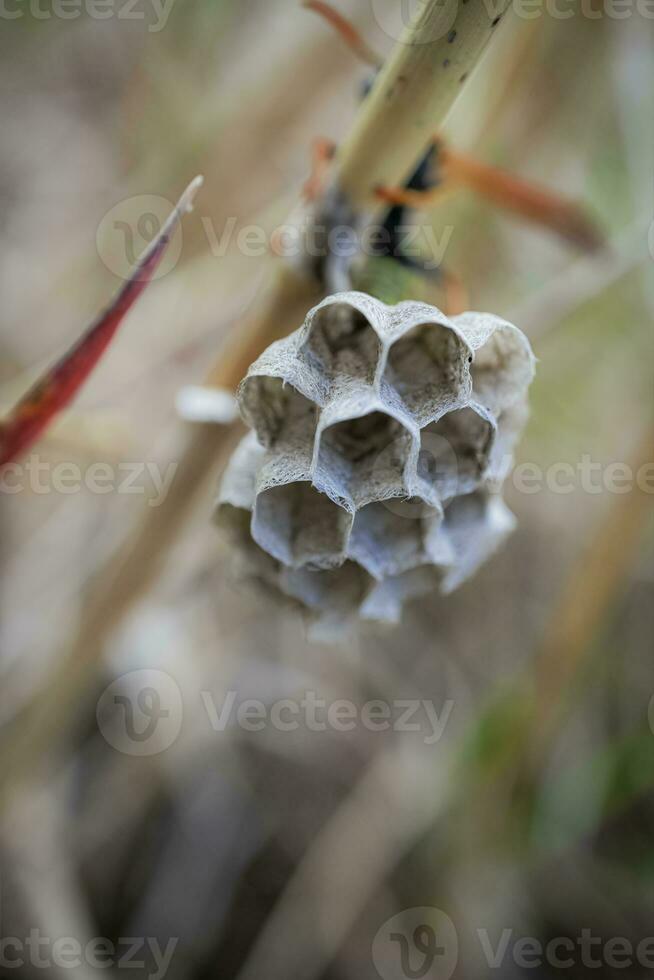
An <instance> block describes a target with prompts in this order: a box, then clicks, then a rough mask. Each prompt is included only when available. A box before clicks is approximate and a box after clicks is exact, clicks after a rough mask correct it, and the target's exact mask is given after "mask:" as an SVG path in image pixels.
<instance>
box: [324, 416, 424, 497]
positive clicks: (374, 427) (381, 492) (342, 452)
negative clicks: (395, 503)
mask: <svg viewBox="0 0 654 980" xmlns="http://www.w3.org/2000/svg"><path fill="white" fill-rule="evenodd" d="M411 446H412V435H411V433H410V432H408V431H407V429H406V428H405V427H404V426H403V425H402V423H401V422H399V421H398V420H397V419H395V418H393V417H392V416H390V415H386V414H385V413H384V412H379V411H373V412H369V413H368V414H367V415H363V416H360V417H358V418H353V419H347V420H346V421H342V422H336V423H335V424H334V425H330V426H328V427H327V428H326V429H324V430H323V431H322V432H321V434H320V444H319V446H318V453H317V466H316V471H317V473H318V474H319V478H320V480H321V481H329V482H330V483H331V485H332V486H334V487H335V488H336V489H337V491H338V492H339V493H341V494H342V495H343V496H346V497H350V498H351V499H353V500H355V501H356V502H357V503H359V502H368V500H372V499H375V497H383V496H389V495H390V494H391V493H393V492H396V488H398V487H399V488H401V487H402V486H403V478H404V468H405V466H406V463H407V459H408V458H409V455H410V453H411Z"/></svg>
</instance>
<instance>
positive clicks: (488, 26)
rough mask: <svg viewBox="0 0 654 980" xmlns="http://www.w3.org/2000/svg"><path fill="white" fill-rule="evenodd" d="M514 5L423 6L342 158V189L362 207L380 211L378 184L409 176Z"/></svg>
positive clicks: (460, 2)
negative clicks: (508, 10)
mask: <svg viewBox="0 0 654 980" xmlns="http://www.w3.org/2000/svg"><path fill="white" fill-rule="evenodd" d="M509 5H510V0H495V3H494V4H492V5H489V4H488V3H485V2H484V0H433V2H431V3H428V4H425V5H424V6H422V10H421V13H420V15H419V17H418V19H417V20H416V21H415V22H414V23H413V24H411V25H409V26H408V27H407V28H406V29H405V32H404V34H403V35H402V37H401V38H400V40H399V41H398V43H397V44H396V45H395V48H394V49H393V51H392V53H391V56H390V58H389V59H388V61H387V62H386V64H385V66H384V68H383V69H382V70H381V72H380V73H379V75H378V77H377V80H376V82H375V85H374V86H373V88H372V91H371V92H370V94H369V95H368V97H367V98H366V100H365V102H364V103H363V106H362V107H361V111H360V113H359V115H358V117H357V119H356V121H355V124H354V127H353V129H352V132H351V134H350V136H349V138H348V139H347V140H346V142H345V143H344V144H343V146H342V147H341V150H340V152H339V154H338V157H337V175H336V182H337V186H338V187H339V188H340V189H341V190H342V191H343V193H344V194H345V195H346V197H347V198H348V200H349V202H350V204H351V206H352V207H353V208H354V209H355V210H356V211H358V212H363V213H368V212H370V211H374V210H375V209H377V208H379V201H378V200H377V199H376V197H375V188H376V187H378V186H380V185H384V186H386V187H399V186H401V185H402V184H403V183H404V182H405V180H406V179H407V178H408V177H409V176H410V174H411V172H412V170H413V169H414V168H415V166H416V164H417V161H418V160H419V159H420V157H421V156H422V154H423V153H424V152H425V148H426V147H427V145H428V144H429V142H430V140H432V139H433V137H434V133H435V132H436V131H437V130H439V129H440V127H441V126H442V124H443V122H444V120H445V117H446V116H447V114H448V112H449V110H450V108H451V107H452V104H453V103H454V101H455V99H456V97H457V95H458V94H459V93H460V91H461V89H462V88H463V83H464V82H465V80H466V79H467V77H468V75H469V74H470V72H471V70H472V69H473V68H474V66H475V64H476V63H477V61H478V59H479V56H480V55H481V53H482V51H483V49H484V47H485V45H486V43H487V42H488V40H489V38H490V36H491V34H492V33H493V31H494V30H495V28H496V27H497V24H498V22H499V20H500V18H501V17H502V16H503V14H504V13H505V12H506V10H507V8H508V7H509ZM489 7H490V8H491V9H489Z"/></svg>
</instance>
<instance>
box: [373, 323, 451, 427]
mask: <svg viewBox="0 0 654 980" xmlns="http://www.w3.org/2000/svg"><path fill="white" fill-rule="evenodd" d="M468 356H469V352H468V349H467V347H466V346H465V344H464V343H463V341H462V340H461V339H460V338H459V337H458V336H457V334H456V333H454V331H453V330H451V329H450V328H449V327H446V326H444V325H443V324H440V323H423V324H421V325H419V326H416V327H413V329H412V330H409V332H408V333H406V334H405V335H404V336H403V337H401V338H400V339H399V340H396V341H395V343H394V344H393V345H392V347H391V348H390V350H389V352H388V361H387V364H386V370H385V374H384V377H385V379H386V380H387V381H388V383H389V384H390V385H392V386H393V387H394V388H395V390H396V391H397V393H398V394H399V396H400V397H401V399H402V401H403V402H404V404H405V405H406V407H407V409H408V410H409V412H410V413H411V414H412V415H413V416H414V418H415V419H416V420H417V422H418V424H419V425H421V426H422V425H426V424H427V423H428V422H430V421H431V420H432V419H434V418H437V417H438V416H439V415H442V414H443V412H444V411H446V410H447V409H448V408H451V407H452V406H453V405H454V404H455V403H456V402H457V401H459V400H460V399H461V397H462V393H463V390H464V386H465V381H466V365H467V359H468Z"/></svg>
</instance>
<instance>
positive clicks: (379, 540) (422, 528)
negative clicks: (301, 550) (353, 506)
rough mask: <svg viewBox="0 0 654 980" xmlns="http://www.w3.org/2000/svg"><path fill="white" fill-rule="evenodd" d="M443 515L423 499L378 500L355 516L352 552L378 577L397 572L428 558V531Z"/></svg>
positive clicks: (352, 554)
mask: <svg viewBox="0 0 654 980" xmlns="http://www.w3.org/2000/svg"><path fill="white" fill-rule="evenodd" d="M440 519H441V515H440V514H437V513H434V512H433V511H432V510H431V509H430V508H426V507H425V506H424V504H422V502H421V501H419V500H415V499H414V500H411V499H410V500H408V501H406V507H404V508H403V507H402V502H401V501H396V500H392V501H387V500H384V501H376V502H375V503H371V504H367V505H366V506H365V507H362V508H361V510H359V511H358V512H357V514H356V516H355V518H354V524H353V526H352V533H351V535H350V542H349V548H348V554H349V555H350V556H351V557H352V558H354V559H356V561H358V562H359V564H360V565H362V566H363V567H364V568H365V569H366V571H368V572H369V573H370V574H371V575H372V576H373V577H374V578H376V579H383V578H385V577H386V576H388V575H397V574H399V573H400V572H404V571H406V570H407V569H409V568H414V567H415V566H416V565H419V564H420V563H421V562H424V561H427V560H428V557H427V555H426V552H425V534H426V531H427V530H428V529H429V526H430V525H431V524H432V523H433V522H434V521H436V522H440Z"/></svg>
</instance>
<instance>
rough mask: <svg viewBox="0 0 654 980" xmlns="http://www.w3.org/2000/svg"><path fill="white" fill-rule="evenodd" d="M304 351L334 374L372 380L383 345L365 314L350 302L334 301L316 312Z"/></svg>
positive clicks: (303, 353)
mask: <svg viewBox="0 0 654 980" xmlns="http://www.w3.org/2000/svg"><path fill="white" fill-rule="evenodd" d="M300 353H301V355H302V357H304V358H307V359H309V360H310V361H313V362H314V363H317V364H318V365H319V366H320V368H321V370H323V371H324V372H326V373H327V374H328V375H329V376H330V377H337V376H338V375H345V376H346V377H348V378H360V379H362V380H364V381H369V382H371V381H372V380H373V378H374V375H375V369H376V366H377V361H378V360H379V355H380V353H381V344H380V341H379V338H378V336H377V334H376V333H375V331H374V329H373V327H372V326H371V325H370V323H369V322H368V320H367V318H366V317H365V316H364V314H363V313H361V312H360V311H359V310H357V309H355V308H354V307H352V306H350V305H349V304H348V303H333V304H329V305H327V306H323V307H321V308H320V309H318V310H317V311H316V313H315V315H314V316H313V320H312V321H311V326H310V329H309V334H308V337H307V338H306V340H305V342H304V344H303V345H302V347H301V348H300Z"/></svg>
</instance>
